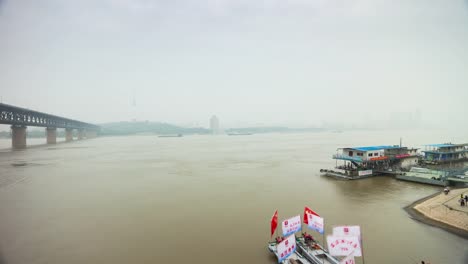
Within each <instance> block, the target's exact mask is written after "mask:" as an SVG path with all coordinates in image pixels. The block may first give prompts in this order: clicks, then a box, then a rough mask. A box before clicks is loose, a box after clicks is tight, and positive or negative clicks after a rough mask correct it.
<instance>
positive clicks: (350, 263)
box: [340, 254, 356, 264]
mask: <svg viewBox="0 0 468 264" xmlns="http://www.w3.org/2000/svg"><path fill="white" fill-rule="evenodd" d="M340 264H356V262H354V256H353V255H352V254H351V255H349V256H347V257H346V258H344V259H342V260H341V261H340Z"/></svg>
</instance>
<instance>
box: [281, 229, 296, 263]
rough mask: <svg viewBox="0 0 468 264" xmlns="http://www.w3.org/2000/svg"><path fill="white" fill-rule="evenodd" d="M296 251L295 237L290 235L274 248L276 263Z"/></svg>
mask: <svg viewBox="0 0 468 264" xmlns="http://www.w3.org/2000/svg"><path fill="white" fill-rule="evenodd" d="M295 251H296V236H295V235H291V236H289V237H288V238H286V239H285V240H283V241H281V243H279V244H278V246H276V253H277V254H278V263H281V261H283V260H284V259H286V258H287V257H289V256H291V254H293V253H294V252H295Z"/></svg>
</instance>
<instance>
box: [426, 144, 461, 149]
mask: <svg viewBox="0 0 468 264" xmlns="http://www.w3.org/2000/svg"><path fill="white" fill-rule="evenodd" d="M424 146H428V147H436V148H443V147H452V146H454V144H428V145H424Z"/></svg>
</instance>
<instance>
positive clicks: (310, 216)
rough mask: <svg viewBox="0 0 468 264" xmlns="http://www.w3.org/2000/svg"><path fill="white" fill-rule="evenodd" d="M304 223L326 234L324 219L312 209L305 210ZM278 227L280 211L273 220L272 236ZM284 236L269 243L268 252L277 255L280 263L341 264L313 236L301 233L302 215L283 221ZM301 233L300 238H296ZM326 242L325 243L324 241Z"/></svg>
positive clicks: (274, 215)
mask: <svg viewBox="0 0 468 264" xmlns="http://www.w3.org/2000/svg"><path fill="white" fill-rule="evenodd" d="M304 223H306V224H307V225H308V227H309V228H310V229H312V230H314V231H317V232H319V233H321V234H323V233H324V228H323V218H321V217H320V216H319V215H318V214H317V213H316V212H314V211H312V210H311V209H310V208H308V207H305V208H304ZM277 226H278V210H276V211H275V213H274V214H273V217H272V218H271V236H273V234H275V232H276V229H277ZM281 227H282V235H283V236H284V237H283V236H281V237H277V238H276V239H275V241H274V242H268V250H269V251H270V252H272V253H273V254H275V256H276V257H277V259H278V262H279V263H301V264H340V261H339V260H338V259H336V258H335V257H333V256H332V255H331V254H330V253H329V252H328V251H327V250H326V249H325V248H324V247H323V246H322V245H320V244H319V243H318V242H317V241H316V240H315V239H314V238H313V237H312V236H311V235H309V234H307V233H306V232H304V233H302V234H301V233H299V232H301V230H302V220H301V216H300V215H296V216H294V217H291V218H289V219H286V220H284V221H282V223H281ZM296 233H299V234H300V235H299V236H296ZM324 242H325V241H324Z"/></svg>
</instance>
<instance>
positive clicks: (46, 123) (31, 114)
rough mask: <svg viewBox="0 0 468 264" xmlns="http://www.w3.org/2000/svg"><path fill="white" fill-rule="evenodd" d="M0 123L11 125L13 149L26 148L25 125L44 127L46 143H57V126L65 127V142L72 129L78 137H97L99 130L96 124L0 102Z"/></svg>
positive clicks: (70, 135) (69, 138) (71, 137)
mask: <svg viewBox="0 0 468 264" xmlns="http://www.w3.org/2000/svg"><path fill="white" fill-rule="evenodd" d="M0 124H7V125H11V142H12V144H11V145H12V147H13V148H14V149H21V148H26V128H27V126H36V127H45V133H46V137H47V144H55V143H57V128H65V141H67V142H69V141H72V140H73V130H77V135H78V139H84V138H94V137H97V134H98V132H99V130H100V127H99V126H97V125H93V124H89V123H85V122H81V121H77V120H73V119H68V118H64V117H60V116H55V115H50V114H46V113H42V112H38V111H34V110H30V109H26V108H21V107H17V106H13V105H7V104H2V103H0Z"/></svg>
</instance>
